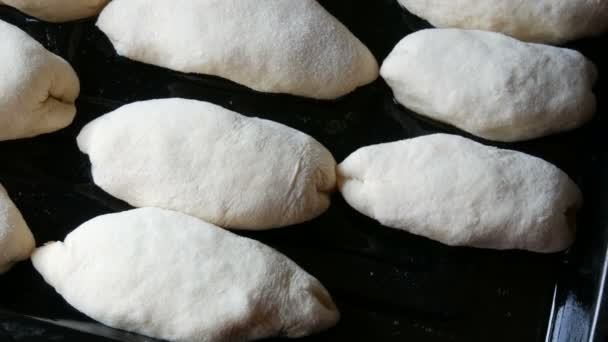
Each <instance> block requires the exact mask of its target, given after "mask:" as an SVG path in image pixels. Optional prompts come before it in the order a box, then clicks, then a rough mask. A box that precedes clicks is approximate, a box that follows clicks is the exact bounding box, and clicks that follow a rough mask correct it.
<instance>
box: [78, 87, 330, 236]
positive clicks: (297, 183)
mask: <svg viewBox="0 0 608 342" xmlns="http://www.w3.org/2000/svg"><path fill="white" fill-rule="evenodd" d="M78 146H79V147H80V150H81V151H83V152H84V153H87V154H88V155H89V157H90V159H91V164H92V174H93V180H94V181H95V184H97V185H99V186H100V187H101V188H102V189H104V190H105V191H107V192H109V193H110V194H112V195H114V196H115V197H118V198H120V199H122V200H124V201H127V202H128V203H130V204H131V205H133V206H136V207H159V208H164V209H172V210H175V211H179V212H183V213H186V214H190V215H193V216H196V217H199V218H201V219H203V220H205V221H207V222H211V223H213V224H216V225H218V226H221V227H224V228H234V229H248V230H259V229H269V228H277V227H283V226H288V225H292V224H297V223H301V222H304V221H308V220H311V219H313V218H315V217H317V216H318V215H320V214H321V213H323V212H324V211H325V210H326V209H327V208H328V207H329V203H330V193H331V192H333V191H334V190H335V187H336V175H335V165H336V162H335V160H334V158H333V156H332V155H331V153H330V152H329V151H327V149H326V148H325V147H323V146H322V145H321V144H320V143H319V142H317V141H316V140H315V139H313V138H312V137H310V136H309V135H306V134H304V133H302V132H299V131H296V130H295V129H292V128H289V127H287V126H284V125H282V124H279V123H276V122H272V121H268V120H263V119H258V118H248V117H246V116H243V115H240V114H238V113H235V112H232V111H230V110H227V109H224V108H222V107H219V106H216V105H214V104H211V103H207V102H200V101H194V100H185V99H178V98H174V99H163V100H152V101H144V102H136V103H132V104H129V105H126V106H123V107H121V108H119V109H117V110H116V111H114V112H112V113H109V114H106V115H104V116H102V117H100V118H98V119H96V120H94V121H92V122H91V123H89V124H88V125H87V126H85V127H84V128H83V130H82V131H81V132H80V135H79V136H78Z"/></svg>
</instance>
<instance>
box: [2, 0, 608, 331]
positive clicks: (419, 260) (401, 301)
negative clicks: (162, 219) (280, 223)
mask: <svg viewBox="0 0 608 342" xmlns="http://www.w3.org/2000/svg"><path fill="white" fill-rule="evenodd" d="M321 3H322V4H323V6H325V8H326V9H327V10H328V11H330V12H331V13H332V14H334V15H335V16H336V17H337V18H338V19H340V20H341V21H342V22H343V23H344V24H345V25H346V26H347V27H349V29H350V30H351V31H352V32H353V33H354V34H355V35H356V36H357V37H359V38H360V39H361V40H362V41H363V42H364V43H365V44H366V45H367V46H368V47H369V48H370V50H371V51H372V52H373V53H374V54H375V56H376V58H377V59H378V60H379V61H382V60H383V59H384V58H385V57H386V56H387V55H388V53H389V52H390V51H391V49H392V48H393V46H394V45H395V44H396V43H397V42H398V41H399V40H400V39H401V38H402V37H403V36H405V35H407V34H408V33H410V32H412V31H414V30H418V29H420V28H424V27H426V26H427V24H426V23H425V22H423V21H421V20H419V19H417V18H415V17H413V16H412V15H410V14H408V13H407V12H405V11H403V10H402V9H400V8H399V6H398V5H397V3H396V1H394V0H367V1H354V2H352V1H346V0H333V1H329V0H328V1H321ZM0 19H3V20H6V21H8V22H11V23H14V24H16V25H18V26H19V27H21V28H22V29H24V30H25V31H27V32H28V33H30V34H31V35H32V36H33V37H34V38H36V39H37V40H39V41H40V42H41V43H43V44H44V45H45V46H46V47H47V48H48V49H50V50H52V51H54V52H55V53H57V54H59V55H61V56H63V57H64V58H66V59H67V60H68V61H69V62H70V63H71V64H72V65H73V66H74V68H75V69H76V71H77V73H78V74H79V76H80V79H81V83H82V92H81V96H80V98H79V100H78V102H77V107H78V115H77V118H76V120H75V122H74V123H73V124H72V125H71V126H70V127H68V128H67V129H65V130H62V131H59V132H57V133H53V134H49V135H45V136H40V137H37V138H33V139H24V140H18V141H9V142H0V160H1V161H2V162H1V163H0V182H1V183H2V184H4V185H5V187H6V188H7V190H8V191H9V193H10V195H11V196H12V198H13V199H14V201H15V203H16V204H17V206H18V207H19V208H20V209H21V211H22V213H23V215H24V217H25V218H26V220H27V222H28V223H29V225H30V227H31V229H32V231H33V232H34V235H35V237H36V240H37V242H38V244H42V243H44V242H46V241H50V240H63V238H64V237H65V235H66V234H67V233H68V232H70V231H71V230H73V229H74V228H76V227H77V226H78V225H80V224H81V223H83V222H85V221H87V220H88V219H90V218H93V217H95V216H97V215H100V214H105V213H110V212H116V211H121V210H125V209H128V208H129V206H128V205H127V204H125V203H123V202H121V201H118V200H116V199H114V198H112V197H111V196H109V195H107V194H105V193H104V192H103V191H102V190H101V189H99V188H97V187H96V186H95V185H94V184H93V183H92V181H91V176H90V170H89V168H90V164H89V161H88V158H87V157H86V156H85V155H84V154H82V153H80V152H79V151H78V148H77V146H76V143H75V137H76V135H77V133H78V132H79V130H80V129H81V128H82V126H83V125H85V124H86V123H87V122H89V121H91V120H92V119H94V118H95V117H97V116H99V115H102V114H104V113H106V112H109V111H111V110H113V109H115V108H117V107H119V106H121V105H123V104H126V103H129V102H132V101H137V100H146V99H153V98H164V97H184V98H193V99H199V100H205V101H210V102H213V103H216V104H219V105H222V106H224V107H226V108H229V109H232V110H235V111H237V112H240V113H244V114H247V115H251V116H258V117H263V118H267V119H271V120H275V121H278V122H281V123H284V124H286V125H288V126H291V127H294V128H297V129H299V130H302V131H304V132H306V133H308V134H310V135H312V136H314V137H315V138H317V139H318V140H319V141H320V142H322V143H323V144H324V145H325V146H327V147H328V149H329V150H330V151H332V152H333V154H334V156H335V158H336V160H338V161H341V160H343V159H344V158H345V157H346V156H348V155H349V154H350V153H351V152H353V151H355V150H356V149H357V148H359V147H362V146H366V145H370V144H376V143H381V142H388V141H395V140H400V139H404V138H408V137H414V136H420V135H425V134H430V133H433V132H449V133H455V134H461V135H466V134H463V133H462V132H460V131H458V130H456V129H454V128H451V127H447V126H445V125H441V124H437V123H434V122H432V121H430V120H426V119H423V118H421V117H419V116H417V115H415V114H414V113H412V112H410V111H408V110H406V109H404V108H403V107H401V106H399V105H398V104H396V103H395V102H394V101H393V98H392V94H391V92H390V89H389V88H388V87H387V86H386V84H385V83H384V82H383V81H382V80H378V81H376V82H374V83H373V84H371V85H369V86H366V87H363V88H360V89H359V90H357V91H355V92H354V93H352V94H350V95H348V96H346V97H344V98H341V99H339V100H337V101H315V100H309V99H303V98H297V97H293V96H288V95H269V94H261V93H256V92H253V91H250V90H248V89H246V88H244V87H242V86H239V85H236V84H234V83H231V82H228V81H225V80H222V79H219V78H216V77H207V76H200V75H186V74H181V73H177V72H173V71H170V70H166V69H162V68H158V67H154V66H150V65H144V64H141V63H137V62H133V61H130V60H127V59H125V58H121V57H118V56H117V55H116V53H115V52H114V49H113V48H112V45H111V44H110V43H109V41H108V40H107V38H105V36H104V35H103V34H102V33H101V32H100V31H99V30H98V29H96V28H95V26H94V19H92V20H85V21H81V22H75V23H69V24H62V25H54V24H47V23H42V22H39V21H36V20H33V19H30V18H27V17H26V16H24V15H22V14H20V13H18V12H17V11H15V10H12V9H9V8H7V7H1V6H0ZM607 42H608V38H607V37H606V36H604V37H598V38H593V39H586V40H582V41H578V42H574V43H572V44H570V45H569V47H572V48H576V49H577V50H579V51H581V52H582V53H583V54H585V55H586V56H587V57H589V58H590V59H591V60H593V61H594V62H595V63H596V64H597V65H598V67H599V70H600V81H599V83H598V84H597V87H596V90H595V91H596V94H597V96H598V102H599V106H598V113H597V116H596V119H594V121H592V122H591V123H590V124H588V125H586V126H585V127H583V128H581V129H578V130H576V131H573V132H569V133H564V134H559V135H555V136H552V137H547V138H542V139H537V140H533V141H529V142H525V143H518V144H494V143H489V142H485V143H487V144H492V145H496V146H500V147H506V148H511V149H516V150H520V151H524V152H526V153H530V154H532V155H535V156H539V157H541V158H543V159H545V160H548V161H550V162H552V163H554V164H556V165H557V166H559V167H560V168H562V169H563V170H564V171H565V172H567V173H568V174H569V175H570V176H571V177H572V178H573V179H574V180H575V181H576V182H577V183H578V184H579V185H580V186H581V188H582V190H583V192H584V195H585V201H586V204H585V207H584V209H583V210H582V212H581V214H580V216H579V227H580V230H579V235H578V239H577V242H576V243H575V245H574V246H573V247H572V248H571V249H570V250H569V251H567V252H566V253H561V254H554V255H541V254H533V253H528V252H520V251H506V252H500V251H490V250H480V249H469V248H451V247H447V246H443V245H441V244H438V243H435V242H432V241H429V240H426V239H424V238H420V237H416V236H413V235H410V234H407V233H404V232H400V231H397V230H392V229H389V228H385V227H382V226H380V225H379V224H378V223H376V222H375V221H373V220H371V219H368V218H366V217H364V216H363V215H361V214H358V213H357V212H356V211H354V210H353V209H351V208H350V207H349V206H348V205H347V204H346V203H345V202H344V200H343V199H342V198H341V197H340V195H339V194H336V195H335V196H334V197H333V199H332V200H333V202H332V206H331V208H330V209H329V210H328V212H327V213H325V214H324V215H322V216H321V217H319V218H318V219H316V220H314V221H311V222H309V223H307V224H302V225H299V226H295V227H290V228H285V229H279V230H274V231H267V232H254V233H246V234H245V235H247V236H249V237H252V238H255V239H257V240H260V241H262V242H264V243H266V244H268V245H270V246H272V247H274V248H276V249H278V250H279V251H281V252H283V253H284V254H286V255H287V256H289V257H290V258H292V259H293V260H294V261H296V262H297V263H298V264H300V265H301V266H302V267H303V268H304V269H306V270H307V271H308V272H310V273H311V274H313V275H315V276H316V277H317V278H319V279H320V280H321V281H322V282H323V284H324V285H325V286H326V287H327V288H328V289H329V290H330V292H331V293H332V296H333V297H334V299H335V301H336V302H337V304H338V306H339V308H340V310H341V312H342V320H341V321H340V323H339V324H338V326H336V327H335V328H333V329H331V330H329V331H327V332H325V333H323V334H320V335H317V336H312V337H309V338H305V339H303V341H543V340H547V341H560V342H561V341H564V342H565V341H585V342H586V341H604V340H605V338H606V337H607V336H608V335H607V332H608V331H607V330H608V320H607V318H606V317H605V315H606V313H607V311H606V307H607V305H608V303H606V299H605V297H604V296H603V288H604V279H605V277H606V274H605V273H606V254H607V246H608V141H607V138H606V137H607V136H608V124H607V120H606V118H605V116H606V114H608V109H607V107H608V99H607V98H606V95H607V89H606V81H605V79H608V76H606V77H604V75H608V60H607V58H606V57H607V56H606V52H604V51H603V50H602V47H605V46H608V45H607V44H606V43H607ZM0 48H1V42H0ZM604 50H605V48H604ZM446 53H449V51H446ZM476 140H479V139H476ZM111 340H118V341H153V340H152V339H150V338H145V337H141V336H137V335H133V334H128V333H124V332H121V331H117V330H113V329H110V328H106V327H104V326H101V325H99V324H97V323H95V322H94V321H92V320H91V319H89V318H87V317H86V316H84V315H82V314H80V313H79V312H78V311H76V310H75V309H73V308H71V307H70V306H69V305H68V304H67V303H65V301H64V300H63V299H62V298H61V297H60V296H59V295H57V294H56V293H55V291H54V290H53V289H52V288H51V287H50V286H48V285H46V284H45V283H44V281H43V280H42V278H41V277H40V276H39V275H38V274H37V273H36V272H35V270H34V269H33V267H32V265H31V263H30V262H29V261H28V262H23V263H20V264H19V265H17V266H16V267H14V268H13V269H12V270H11V271H10V272H9V273H7V274H5V275H3V276H0V341H111Z"/></svg>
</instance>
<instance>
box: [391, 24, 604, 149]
mask: <svg viewBox="0 0 608 342" xmlns="http://www.w3.org/2000/svg"><path fill="white" fill-rule="evenodd" d="M381 74H382V77H383V78H384V79H385V80H386V82H387V83H388V84H389V85H390V87H391V88H392V89H393V92H394V95H395V98H396V99H397V101H398V102H400V103H401V104H403V105H404V106H405V107H407V108H409V109H411V110H413V111H415V112H417V113H419V114H421V115H425V116H428V117H430V118H432V119H435V120H438V121H442V122H445V123H448V124H451V125H454V126H456V127H458V128H460V129H462V130H464V131H467V132H469V133H471V134H474V135H477V136H479V137H482V138H485V139H489V140H496V141H507V142H511V141H520V140H527V139H533V138H537V137H541V136H545V135H548V134H552V133H557V132H563V131H567V130H571V129H574V128H576V127H578V126H580V125H582V124H583V123H585V122H587V121H588V120H589V119H590V118H591V117H592V116H593V114H594V112H595V107H596V100H595V95H594V94H593V84H594V83H595V80H596V78H597V69H596V67H595V65H594V64H593V63H592V62H591V61H589V60H587V59H586V58H585V57H584V56H583V55H582V54H580V53H579V52H577V51H574V50H570V49H563V48H556V47H552V46H548V45H541V44H531V43H524V42H520V41H518V40H516V39H513V38H510V37H508V36H505V35H503V34H500V33H494V32H483V31H472V30H471V31H469V30H458V29H431V30H423V31H419V32H416V33H414V34H411V35H409V36H407V37H405V38H403V40H401V41H400V42H399V44H397V46H396V47H395V48H394V50H393V51H392V52H391V53H390V55H389V56H388V57H387V58H386V60H385V61H384V63H383V65H382V70H381Z"/></svg>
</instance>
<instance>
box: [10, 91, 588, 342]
mask: <svg viewBox="0 0 608 342" xmlns="http://www.w3.org/2000/svg"><path fill="white" fill-rule="evenodd" d="M77 141H78V146H79V148H80V149H81V150H82V151H83V152H85V153H88V154H89V156H90V158H91V161H92V169H93V170H92V172H93V178H94V181H95V183H96V184H98V185H99V186H100V187H102V188H103V189H105V190H106V191H108V192H109V193H111V194H113V195H114V196H117V197H118V198H121V199H123V200H126V201H127V202H129V203H130V204H132V205H134V206H141V207H143V208H140V209H134V210H130V211H125V212H122V213H117V214H109V215H103V216H99V217H96V218H94V219H92V220H90V221H88V222H86V223H84V224H82V225H81V226H80V227H78V228H77V229H76V230H74V231H73V232H71V233H70V234H68V236H67V237H66V238H65V241H64V242H51V243H47V244H46V245H44V246H43V247H40V248H38V249H36V250H34V251H33V253H32V250H33V249H34V239H33V237H32V234H31V232H30V231H29V229H28V227H27V225H26V223H25V221H24V220H23V218H22V216H21V214H20V213H19V211H18V210H17V208H16V207H15V206H14V204H13V203H12V202H11V200H10V199H9V198H8V195H7V194H6V192H5V191H4V189H3V188H2V187H1V186H0V251H2V254H0V257H1V259H0V271H6V270H7V269H8V267H10V264H12V263H13V262H15V261H18V260H21V259H25V258H27V257H28V256H29V255H30V253H32V255H31V258H32V262H33V265H34V267H35V268H36V270H38V272H39V273H40V274H41V275H42V276H43V278H44V279H45V281H46V282H47V283H48V284H50V285H51V286H53V287H54V288H55V289H56V290H57V292H58V293H60V294H61V295H62V296H63V297H64V298H65V299H66V301H67V302H68V303H70V304H71V305H73V306H74V307H75V308H77V309H78V310H80V311H81V312H83V313H85V314H86V315H88V316H89V317H92V318H94V319H95V320H98V321H100V322H102V323H104V324H106V325H108V326H111V327H114V328H119V329H125V330H129V331H134V332H137V333H140V334H144V335H147V336H152V337H157V338H162V339H166V340H169V341H240V340H243V341H245V340H254V339H260V338H264V337H269V336H275V335H282V336H288V337H300V336H304V335H308V334H312V333H315V332H319V331H321V330H324V329H327V328H329V327H331V326H333V325H334V324H336V322H337V321H338V319H339V312H338V310H337V308H336V306H335V304H334V303H333V301H332V299H331V297H330V295H329V294H328V292H327V290H326V289H325V288H324V287H323V285H321V284H320V283H319V281H318V280H317V279H315V278H314V277H312V276H311V275H309V274H308V273H306V272H305V271H304V270H302V269H301V268H300V267H298V266H297V265H296V264H295V263H293V262H292V261H291V260H289V259H288V258H287V257H285V256H283V255H281V254H280V253H278V252H276V251H274V250H272V249H271V248H269V247H267V246H265V245H263V244H261V243H259V242H256V241H254V240H250V239H247V238H243V237H239V236H237V235H234V234H232V233H230V232H228V231H227V230H224V229H222V228H219V227H218V226H216V225H214V224H217V225H221V226H224V227H227V228H239V229H266V228H273V227H281V226H284V225H289V224H295V223H299V222H303V221H306V220H310V219H312V218H314V217H316V216H318V215H320V214H321V213H322V212H323V211H325V210H326V209H327V208H328V206H329V196H330V193H331V192H332V190H333V189H334V187H336V183H337V185H338V187H339V189H340V190H341V192H342V194H343V196H344V198H345V199H346V200H347V202H348V203H350V204H351V205H352V206H353V207H354V208H356V209H357V210H359V211H360V212H362V213H364V214H366V215H368V216H371V217H373V218H376V219H377V220H379V221H380V222H381V223H383V224H384V225H387V226H390V227H394V228H399V229H404V230H406V231H409V232H411V233H414V234H419V235H423V236H427V237H430V238H432V239H435V240H438V241H441V242H444V243H447V244H452V245H469V246H476V247H489V248H499V249H503V248H521V249H528V250H532V251H538V252H554V251H559V250H562V249H564V248H566V247H568V246H569V245H570V243H571V242H572V241H573V239H574V235H575V224H574V221H575V213H576V210H577V209H578V207H580V205H581V202H582V198H581V193H580V191H579V189H578V188H577V186H576V185H575V184H574V182H572V180H570V179H569V178H568V176H567V175H566V174H565V173H563V172H562V171H561V170H559V169H558V168H556V167H555V166H553V165H551V164H549V163H547V162H545V161H543V160H541V159H538V158H535V157H532V156H529V155H526V154H523V153H520V152H515V151H509V150H502V149H498V148H493V147H488V146H485V145H482V144H479V143H476V142H473V141H471V140H469V139H466V138H462V137H460V136H455V135H447V134H434V135H428V136H424V137H420V138H414V139H409V140H403V141H398V142H394V143H387V144H380V145H374V146H368V147H364V148H361V149H359V150H358V151H356V152H354V153H353V154H352V155H351V156H349V157H348V158H347V159H346V160H345V161H344V162H342V163H341V164H340V165H337V166H336V165H335V164H336V163H335V161H334V159H333V157H332V156H331V154H330V153H329V151H327V150H326V149H325V148H324V147H323V146H322V145H321V144H320V143H318V142H317V141H316V140H314V139H313V138H312V137H310V136H308V135H306V134H304V133H302V132H298V131H296V130H294V129H292V128H289V127H286V126H283V125H281V124H278V123H275V122H272V121H268V120H263V119H258V118H249V117H246V116H242V115H240V114H237V113H234V112H231V111H229V110H226V109H224V108H222V107H219V106H216V105H213V104H210V103H207V102H199V101H194V100H185V99H163V100H151V101H143V102H136V103H132V104H129V105H126V106H123V107H121V108H119V109H117V110H116V111H114V112H111V113H109V114H106V115H104V116H102V117H100V118H97V119H95V120H94V121H92V122H91V123H89V124H88V125H87V126H85V127H84V128H83V130H82V131H81V133H80V134H79V136H78V138H77ZM336 180H337V181H336ZM161 208H163V209H161ZM167 209H171V210H167ZM174 210H175V211H174ZM178 211H180V212H183V213H180V212H178ZM186 214H189V215H186ZM190 215H192V216H190ZM195 216H196V217H198V218H196V217H195ZM201 219H204V220H201ZM206 221H207V222H211V223H214V224H211V223H207V222H206ZM158 253H162V256H159V255H158ZM117 298H120V300H116V299H117ZM201 308H204V309H201Z"/></svg>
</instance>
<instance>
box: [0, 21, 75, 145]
mask: <svg viewBox="0 0 608 342" xmlns="http://www.w3.org/2000/svg"><path fill="white" fill-rule="evenodd" d="M0 42H1V44H2V48H0V141H1V140H10V139H18V138H27V137H33V136H36V135H39V134H43V133H49V132H53V131H56V130H59V129H61V128H64V127H66V126H68V125H69V124H70V123H71V122H72V120H73V119H74V115H75V114H76V107H75V106H74V101H75V100H76V97H78V93H79V92H80V83H79V81H78V76H77V75H76V73H75V72H74V69H72V67H71V66H70V65H69V64H68V63H67V62H66V61H65V60H63V59H62V58H61V57H59V56H57V55H55V54H53V53H51V52H50V51H48V50H46V49H45V48H44V47H43V46H42V45H40V44H39V43H38V42H37V41H35V40H34V39H33V38H32V37H30V36H28V35H27V34H26V33H25V32H23V31H21V30H20V29H18V28H17V27H15V26H13V25H11V24H8V23H6V22H4V21H2V20H0Z"/></svg>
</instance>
